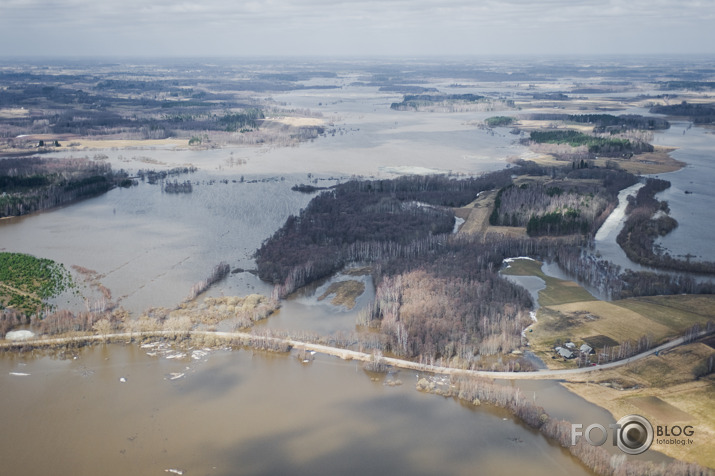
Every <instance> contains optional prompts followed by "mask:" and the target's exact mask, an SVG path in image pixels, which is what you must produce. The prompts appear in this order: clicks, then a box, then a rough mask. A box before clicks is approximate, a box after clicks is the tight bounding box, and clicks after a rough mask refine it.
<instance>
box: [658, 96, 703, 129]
mask: <svg viewBox="0 0 715 476" xmlns="http://www.w3.org/2000/svg"><path fill="white" fill-rule="evenodd" d="M650 112H652V113H655V114H667V115H669V116H683V117H687V118H689V119H690V120H691V121H693V122H694V123H695V124H712V123H713V122H715V105H713V104H692V103H688V102H686V101H683V102H681V103H680V104H670V105H662V106H653V107H652V108H650Z"/></svg>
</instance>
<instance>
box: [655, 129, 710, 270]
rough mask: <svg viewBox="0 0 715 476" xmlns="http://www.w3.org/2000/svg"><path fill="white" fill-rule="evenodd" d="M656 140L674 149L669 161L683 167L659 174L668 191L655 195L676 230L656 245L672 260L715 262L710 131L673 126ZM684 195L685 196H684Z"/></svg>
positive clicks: (657, 135) (657, 136)
mask: <svg viewBox="0 0 715 476" xmlns="http://www.w3.org/2000/svg"><path fill="white" fill-rule="evenodd" d="M656 138H658V139H659V140H660V141H662V143H663V145H670V146H673V147H678V149H677V150H675V151H673V152H672V154H671V155H672V156H673V158H675V159H677V160H680V161H683V162H685V163H686V164H687V166H686V167H684V168H683V169H681V170H678V171H677V172H672V173H669V174H663V175H662V176H660V178H663V179H665V180H669V181H670V183H671V186H670V188H668V189H667V190H665V191H663V192H661V193H659V194H657V195H656V198H657V199H658V200H665V201H667V202H668V205H669V206H670V216H672V217H673V218H675V219H676V220H678V227H677V228H676V229H675V230H673V231H672V232H670V233H669V234H668V235H666V236H665V237H663V238H661V239H659V240H657V241H656V243H657V244H660V245H661V246H663V248H665V249H666V250H668V251H669V252H670V253H671V254H672V255H673V256H677V257H679V258H681V259H684V258H685V257H686V255H688V254H690V255H692V256H691V259H694V260H706V261H713V260H715V242H714V241H713V235H715V229H713V226H715V188H713V186H712V177H713V176H715V161H714V160H713V152H714V151H715V133H713V130H712V129H706V128H703V127H690V123H685V122H675V123H672V124H671V128H670V129H669V130H668V131H667V133H666V134H663V135H662V136H660V135H659V134H656ZM686 192H687V193H686Z"/></svg>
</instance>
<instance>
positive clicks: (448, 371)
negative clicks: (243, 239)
mask: <svg viewBox="0 0 715 476" xmlns="http://www.w3.org/2000/svg"><path fill="white" fill-rule="evenodd" d="M711 333H712V331H707V330H705V331H701V332H699V333H698V334H696V335H695V338H696V339H697V338H700V337H704V336H706V335H709V334H711ZM193 336H202V337H212V338H219V339H223V340H227V341H229V344H231V345H237V346H244V347H254V348H267V346H268V345H270V346H271V348H272V347H275V348H277V349H285V350H286V351H290V350H292V349H298V350H306V351H314V352H318V353H321V354H325V355H330V356H333V357H338V358H340V359H342V360H348V361H349V360H358V361H361V362H372V361H374V360H375V359H376V356H375V355H374V354H371V353H367V352H360V351H356V350H350V349H343V348H340V347H332V346H328V345H323V344H315V343H311V342H306V341H298V340H293V339H291V338H289V337H288V338H283V337H274V336H267V335H266V336H263V335H260V334H252V333H249V332H220V331H201V330H190V331H183V332H182V331H167V330H164V331H146V332H121V333H112V334H106V335H99V334H90V335H85V336H65V337H54V338H53V337H50V338H40V339H28V340H18V341H12V342H0V349H4V350H7V351H12V350H13V348H18V349H20V350H22V349H23V348H27V350H33V349H40V348H45V347H51V346H69V345H71V344H73V343H77V344H86V343H95V342H100V343H113V342H112V341H113V340H117V339H122V340H125V339H129V341H128V342H126V341H125V343H133V342H134V341H135V339H136V338H147V337H149V338H151V337H173V338H175V339H177V338H185V337H193ZM686 340H687V338H686V337H678V338H676V339H673V340H671V341H669V342H666V343H664V344H661V345H659V346H657V347H653V348H651V349H649V350H647V351H645V352H642V353H639V354H636V355H633V356H631V357H628V358H626V359H621V360H618V361H614V362H609V363H607V364H602V365H598V366H595V367H582V368H577V369H541V370H535V371H531V372H502V371H489V370H469V369H459V368H454V367H444V366H437V365H429V364H422V363H419V362H413V361H410V360H404V359H397V358H394V357H377V358H379V359H380V360H381V361H382V362H383V363H385V364H387V365H391V366H393V367H397V368H401V369H407V370H417V371H422V372H429V373H437V374H444V375H455V376H460V375H461V376H472V377H480V378H492V379H503V380H531V379H537V380H565V379H567V378H568V377H569V376H571V375H580V374H587V373H591V372H600V371H602V370H606V369H612V368H616V367H620V366H623V365H627V364H630V363H633V362H636V361H638V360H641V359H643V358H645V357H648V356H650V355H654V354H656V353H660V352H663V351H664V350H669V349H672V348H674V347H677V346H679V345H682V344H684V343H685V342H686ZM28 347H29V348H28Z"/></svg>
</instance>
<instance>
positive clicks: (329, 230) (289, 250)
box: [256, 171, 512, 293]
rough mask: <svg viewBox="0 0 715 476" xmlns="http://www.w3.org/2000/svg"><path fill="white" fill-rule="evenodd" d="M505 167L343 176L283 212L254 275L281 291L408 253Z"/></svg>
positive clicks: (449, 225)
mask: <svg viewBox="0 0 715 476" xmlns="http://www.w3.org/2000/svg"><path fill="white" fill-rule="evenodd" d="M511 174H512V172H511V171H501V172H497V173H494V174H489V175H487V176H484V177H480V178H473V179H467V180H449V179H447V178H444V177H406V178H402V179H396V180H377V181H351V182H347V183H344V184H341V185H338V186H336V187H334V188H333V189H332V190H329V191H325V192H323V193H321V194H320V195H318V196H317V197H315V198H314V199H313V200H312V201H311V202H310V203H309V204H308V206H307V207H306V208H305V210H303V211H302V212H301V214H300V215H299V216H297V217H296V216H291V217H289V218H288V220H287V221H286V223H285V224H284V225H283V227H281V229H280V230H278V231H277V232H276V234H275V235H274V236H273V237H272V238H270V239H269V240H267V241H266V242H265V243H264V244H263V246H261V248H260V249H259V250H258V252H257V254H256V263H257V265H258V272H259V276H260V278H261V279H263V280H264V281H268V282H271V283H275V284H281V285H283V286H285V291H284V292H285V293H290V292H292V291H293V290H295V289H297V288H299V287H301V286H303V285H305V284H307V283H309V282H311V281H314V280H316V279H320V278H322V277H325V276H329V275H330V274H332V273H334V272H335V271H337V270H339V269H340V268H342V267H343V266H344V265H345V264H347V263H348V262H350V261H359V260H366V261H368V260H373V259H377V258H380V257H381V256H391V255H396V254H413V253H414V251H413V250H415V249H418V248H424V247H426V246H431V245H430V243H432V242H433V241H434V237H435V236H437V235H440V234H445V233H450V232H451V231H452V229H453V227H454V221H455V219H454V213H453V212H452V211H451V210H449V209H447V208H446V207H454V206H461V205H464V204H467V203H469V202H471V201H472V200H474V198H475V197H476V195H477V194H478V193H479V192H481V191H483V190H490V189H492V188H495V187H500V186H503V185H505V184H508V183H509V182H510V181H511Z"/></svg>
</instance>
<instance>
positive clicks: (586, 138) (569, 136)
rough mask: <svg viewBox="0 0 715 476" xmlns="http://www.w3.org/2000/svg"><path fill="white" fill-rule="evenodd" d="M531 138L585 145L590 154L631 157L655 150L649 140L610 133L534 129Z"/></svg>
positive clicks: (539, 141)
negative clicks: (614, 135) (611, 134)
mask: <svg viewBox="0 0 715 476" xmlns="http://www.w3.org/2000/svg"><path fill="white" fill-rule="evenodd" d="M529 139H530V140H531V141H532V142H535V143H538V144H566V145H569V146H571V147H580V146H585V147H586V148H587V150H588V152H589V153H590V154H595V155H599V156H604V157H630V156H631V155H633V154H640V153H643V152H653V150H654V148H653V146H652V145H650V144H648V143H647V142H642V141H638V140H633V139H624V138H619V137H611V136H610V134H606V135H599V136H593V135H588V134H584V133H583V132H578V131H573V130H554V131H533V132H532V133H531V134H530V136H529Z"/></svg>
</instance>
